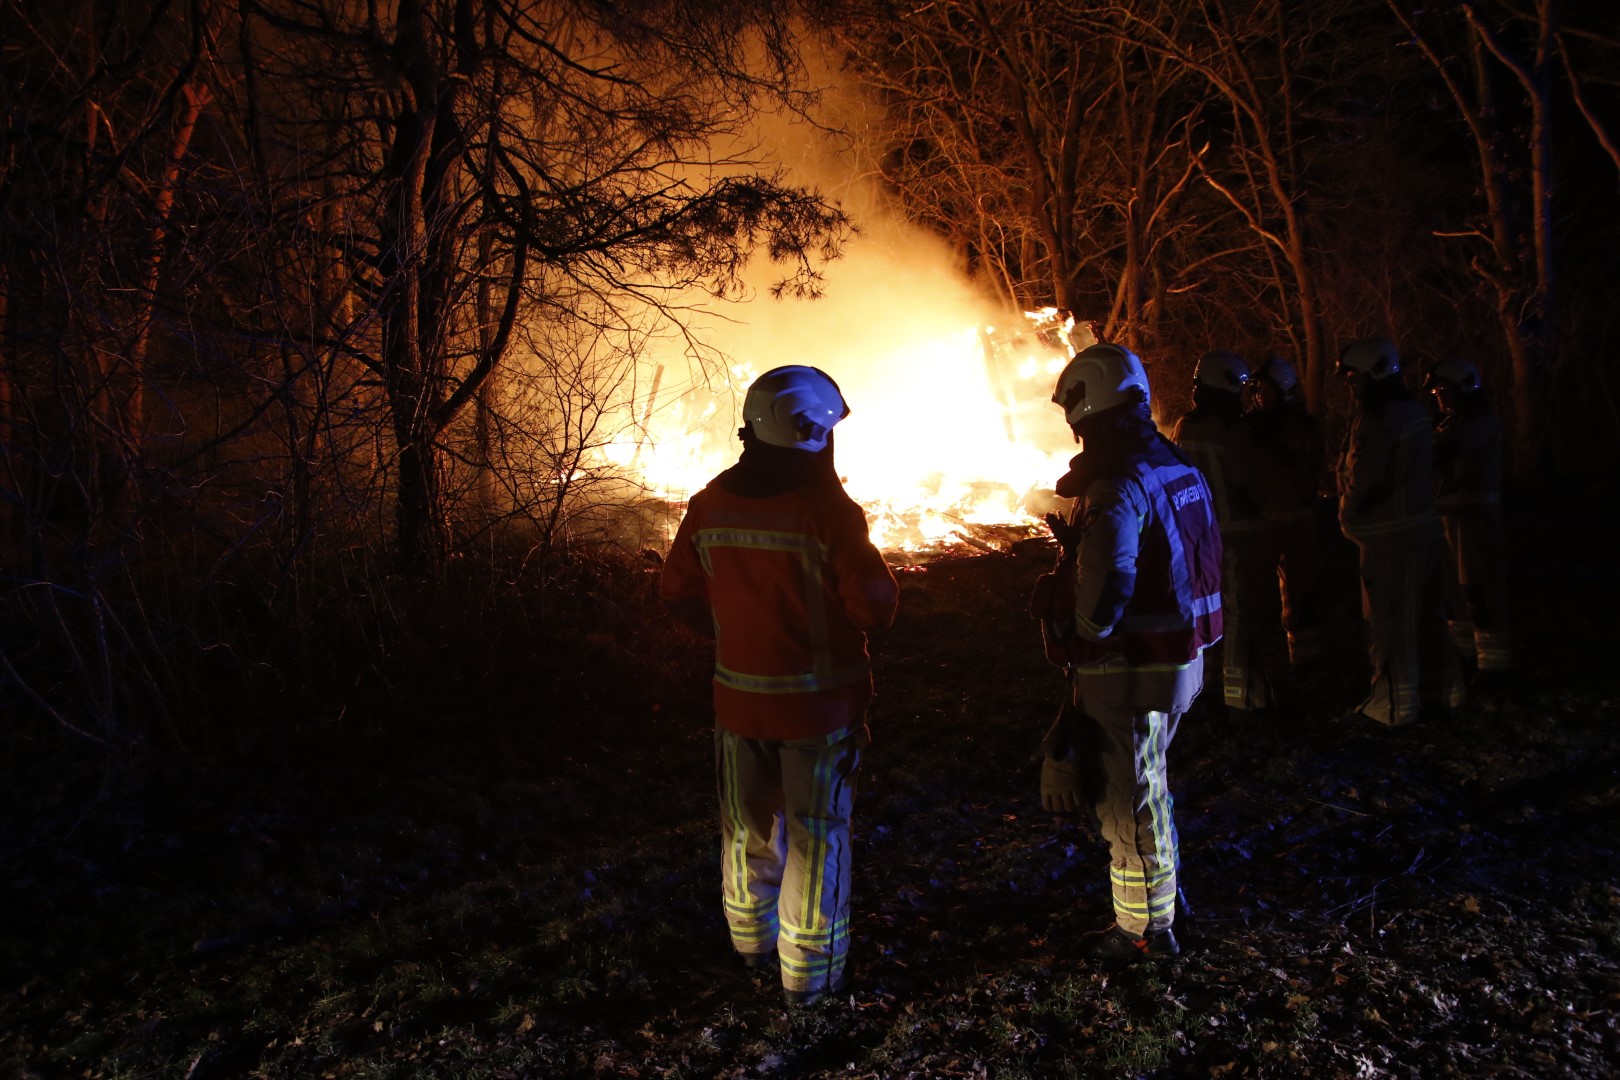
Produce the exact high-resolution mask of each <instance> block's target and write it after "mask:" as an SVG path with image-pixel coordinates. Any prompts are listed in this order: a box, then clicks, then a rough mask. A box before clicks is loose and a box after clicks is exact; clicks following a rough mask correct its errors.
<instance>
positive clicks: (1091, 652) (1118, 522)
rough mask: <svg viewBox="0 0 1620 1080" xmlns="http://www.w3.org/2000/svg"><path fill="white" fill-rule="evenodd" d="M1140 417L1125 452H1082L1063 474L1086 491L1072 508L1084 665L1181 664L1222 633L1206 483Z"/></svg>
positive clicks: (1075, 646)
mask: <svg viewBox="0 0 1620 1080" xmlns="http://www.w3.org/2000/svg"><path fill="white" fill-rule="evenodd" d="M1142 423H1143V424H1145V425H1146V433H1145V434H1144V436H1143V437H1141V438H1139V439H1135V440H1133V441H1132V443H1131V444H1130V445H1129V446H1128V448H1127V449H1126V451H1125V452H1124V453H1115V454H1110V455H1109V456H1108V457H1107V458H1105V459H1104V460H1103V461H1102V462H1098V461H1093V462H1087V460H1086V459H1087V458H1088V457H1091V454H1092V452H1091V451H1088V452H1087V453H1083V454H1081V455H1079V456H1078V457H1076V458H1075V459H1074V461H1073V462H1071V469H1070V473H1069V475H1068V476H1066V477H1064V479H1063V480H1062V481H1060V482H1059V484H1058V490H1059V491H1060V492H1063V491H1066V490H1067V491H1074V490H1077V489H1078V490H1079V491H1080V492H1081V493H1080V495H1079V497H1078V498H1077V499H1076V500H1075V505H1074V508H1073V512H1072V517H1071V524H1072V525H1076V526H1078V527H1079V530H1080V532H1079V539H1078V542H1077V546H1076V548H1075V550H1074V552H1073V557H1074V584H1073V589H1072V593H1071V595H1072V597H1073V600H1072V611H1073V623H1074V630H1075V638H1076V640H1074V641H1073V642H1072V643H1071V645H1070V652H1069V655H1070V659H1071V661H1072V662H1071V665H1070V666H1071V668H1072V669H1073V670H1074V672H1075V673H1076V674H1078V675H1086V674H1100V673H1112V672H1118V671H1123V670H1133V671H1136V672H1144V673H1146V672H1155V671H1157V672H1175V671H1179V670H1180V669H1182V668H1186V667H1188V666H1189V665H1192V664H1193V663H1195V662H1196V661H1198V659H1199V658H1200V656H1201V655H1202V653H1203V650H1204V649H1205V648H1206V647H1207V646H1209V645H1212V644H1214V643H1215V642H1216V641H1217V640H1219V639H1220V636H1221V534H1220V529H1219V527H1218V525H1217V524H1216V520H1215V505H1214V499H1213V497H1212V496H1211V494H1210V489H1209V485H1208V484H1207V483H1205V481H1204V477H1203V475H1202V474H1200V473H1199V471H1198V470H1197V469H1196V468H1194V467H1193V466H1192V464H1191V463H1190V462H1188V461H1187V459H1186V457H1185V456H1183V455H1182V454H1181V453H1180V451H1178V450H1177V449H1176V448H1175V447H1174V446H1173V445H1172V444H1171V443H1170V442H1169V441H1167V440H1166V439H1165V438H1164V437H1163V436H1161V435H1160V434H1159V433H1158V432H1157V431H1156V430H1154V429H1153V427H1152V421H1151V420H1150V419H1147V418H1145V417H1144V418H1143V420H1142ZM1099 456H1100V455H1099ZM1099 465H1100V466H1101V467H1098V466H1099ZM1152 681H1153V680H1145V681H1144V685H1145V684H1146V683H1147V682H1152ZM1137 704H1140V705H1141V706H1143V707H1144V708H1149V709H1165V708H1169V707H1170V706H1169V705H1167V704H1161V703H1158V702H1155V701H1145V700H1144V701H1140V702H1138V703H1137Z"/></svg>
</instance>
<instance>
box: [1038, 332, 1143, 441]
mask: <svg viewBox="0 0 1620 1080" xmlns="http://www.w3.org/2000/svg"><path fill="white" fill-rule="evenodd" d="M1147 400H1148V379H1147V371H1146V370H1145V369H1144V368H1143V367H1142V361H1141V360H1140V359H1139V358H1138V357H1137V355H1136V354H1135V353H1133V352H1131V350H1129V349H1127V348H1125V346H1123V345H1102V344H1099V345H1092V346H1089V347H1087V348H1084V349H1081V350H1080V352H1078V353H1077V354H1075V357H1074V359H1073V360H1070V361H1069V363H1068V366H1067V367H1065V368H1064V369H1063V372H1062V374H1060V375H1058V381H1057V387H1056V388H1055V389H1054V390H1053V391H1052V403H1053V404H1054V405H1061V406H1062V407H1063V416H1064V418H1065V419H1066V420H1068V421H1069V423H1070V425H1074V424H1078V423H1079V422H1080V421H1081V420H1082V419H1084V418H1085V417H1087V416H1091V415H1094V414H1096V413H1100V412H1102V411H1103V410H1104V409H1111V408H1113V407H1114V406H1115V405H1124V404H1127V403H1136V402H1140V403H1142V404H1146V403H1147Z"/></svg>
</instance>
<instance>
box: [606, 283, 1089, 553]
mask: <svg viewBox="0 0 1620 1080" xmlns="http://www.w3.org/2000/svg"><path fill="white" fill-rule="evenodd" d="M964 314H971V313H970V312H964V311H963V309H962V308H960V307H956V308H954V309H952V310H950V311H947V312H926V313H917V312H914V313H912V315H911V317H910V318H909V319H897V318H892V317H891V318H890V319H887V320H880V321H879V322H878V323H876V324H875V326H873V328H872V329H871V330H870V332H868V333H865V334H864V336H856V334H855V333H853V332H851V331H850V330H849V328H847V327H846V328H844V330H842V331H840V332H839V334H838V335H837V338H836V340H835V341H822V342H820V343H816V342H810V341H800V342H798V343H796V346H794V347H790V348H782V347H778V348H774V349H771V350H769V353H768V354H769V355H770V356H772V358H773V359H772V362H770V363H757V364H755V363H750V364H739V365H738V366H735V367H733V368H732V369H730V370H729V371H727V372H725V373H724V374H723V375H722V376H720V377H718V378H716V377H714V376H712V375H711V376H708V377H707V378H699V377H697V376H695V375H693V373H691V372H690V371H683V372H682V373H681V376H680V377H678V378H669V377H668V372H669V370H670V365H669V364H668V363H665V364H661V365H660V366H659V367H658V369H657V372H656V374H655V377H654V378H653V379H652V384H651V389H650V391H649V393H648V396H647V399H646V402H645V404H644V405H643V406H642V407H641V409H640V410H639V411H640V412H641V413H642V416H641V418H640V420H641V422H640V423H639V424H638V430H637V433H636V437H635V438H634V439H633V440H632V439H630V438H624V439H620V440H617V441H615V442H614V443H613V444H611V445H610V446H608V447H607V448H605V449H604V451H603V453H604V455H605V457H607V458H609V459H611V460H612V461H613V463H614V464H615V465H616V466H618V467H619V468H620V469H623V470H625V471H627V472H630V473H632V474H633V475H634V477H635V479H637V480H638V481H639V482H640V483H642V484H644V485H646V487H647V488H648V489H649V490H650V491H652V492H653V493H654V494H655V495H657V496H658V497H660V498H663V499H666V500H668V501H669V502H670V503H672V504H673V505H675V506H676V507H678V506H679V505H680V504H682V503H684V502H685V500H686V499H687V498H688V497H689V496H690V495H691V493H693V492H694V491H696V490H697V489H698V488H701V487H702V486H703V485H704V484H705V483H707V482H708V481H709V480H710V479H711V478H713V476H714V475H715V474H716V473H718V472H719V471H721V470H722V469H724V468H726V467H727V466H729V465H730V464H732V462H734V461H735V460H736V456H737V452H738V450H739V444H738V442H737V439H736V434H735V433H736V429H737V427H738V426H739V425H740V422H741V421H740V416H739V407H740V404H741V401H742V398H743V395H744V392H745V391H746V389H747V387H748V385H749V384H750V383H751V382H752V381H753V379H754V378H755V377H757V376H758V375H759V374H760V373H761V372H762V371H764V370H766V369H768V368H769V367H773V366H776V365H777V364H778V363H790V362H804V363H814V364H816V365H817V366H820V367H822V368H824V369H825V370H826V371H827V372H828V373H829V374H831V375H832V376H833V378H835V379H836V380H837V381H838V382H839V385H840V387H841V388H842V389H843V391H844V394H845V397H846V398H847V399H848V401H849V404H850V408H851V412H850V415H849V417H848V418H847V419H846V420H845V421H844V422H843V423H841V424H840V425H839V426H838V429H837V432H836V436H835V441H836V443H837V451H836V453H837V461H838V469H839V473H840V475H841V476H843V477H844V480H845V486H846V488H847V490H848V491H849V493H850V495H851V496H852V497H853V498H854V499H855V500H856V501H858V502H859V503H861V504H862V506H863V507H864V508H865V509H866V511H867V518H868V521H869V522H870V525H871V531H872V539H873V542H874V543H876V544H877V545H878V546H879V547H880V548H882V549H884V550H886V551H892V552H930V551H939V550H942V549H949V548H951V547H955V546H958V545H964V544H966V545H971V546H974V547H979V548H983V547H987V546H996V543H995V541H996V539H997V538H1006V537H1009V536H1016V535H1019V534H1020V530H1024V531H1028V530H1029V529H1032V528H1033V527H1034V526H1035V524H1036V522H1037V520H1038V517H1039V514H1040V512H1041V511H1042V510H1044V509H1046V508H1048V507H1049V506H1050V489H1051V487H1052V484H1053V482H1054V481H1055V480H1056V478H1057V477H1058V476H1059V475H1061V473H1062V472H1063V470H1064V468H1065V461H1066V459H1067V457H1068V455H1070V454H1072V453H1073V452H1074V445H1073V438H1072V436H1071V435H1070V433H1069V430H1068V428H1067V426H1066V425H1065V424H1064V422H1063V416H1062V413H1061V410H1059V409H1058V408H1057V407H1056V406H1054V405H1052V404H1051V402H1050V397H1051V389H1052V385H1053V382H1054V381H1055V379H1056V376H1057V373H1058V372H1059V371H1060V370H1061V369H1062V367H1063V365H1064V364H1065V363H1066V362H1067V361H1068V359H1069V357H1070V355H1071V354H1072V352H1073V349H1074V347H1075V344H1076V342H1075V340H1074V338H1075V335H1074V328H1073V324H1072V321H1066V320H1064V319H1063V318H1062V317H1061V316H1060V313H1058V312H1057V311H1055V310H1053V309H1050V308H1048V309H1045V310H1043V311H1036V312H1028V313H1025V314H1024V315H1023V316H1022V317H1020V316H1017V315H1014V316H1013V318H1012V319H1011V320H1007V321H1004V322H1003V325H1000V326H997V325H991V324H984V323H975V322H973V321H970V320H968V319H966V318H963V317H962V316H963V315H964ZM953 317H954V318H955V319H956V322H955V323H954V324H953V323H952V318H953ZM906 323H911V324H913V326H915V324H919V323H920V324H921V325H923V326H926V327H929V328H935V327H937V328H938V329H937V331H936V332H934V333H932V334H929V333H916V332H914V331H913V330H912V329H911V328H908V327H907V326H906V325H905V324H906ZM1082 333H1083V332H1082ZM1084 343H1085V342H1080V344H1084ZM818 344H819V345H820V346H821V348H820V349H818V348H817V347H816V346H817V345H818ZM819 352H825V353H826V354H827V355H826V356H825V357H821V356H819V355H817V354H818V353H819ZM717 383H718V385H716V384H717ZM987 538H988V539H987Z"/></svg>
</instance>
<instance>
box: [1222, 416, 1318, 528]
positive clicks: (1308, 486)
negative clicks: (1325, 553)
mask: <svg viewBox="0 0 1620 1080" xmlns="http://www.w3.org/2000/svg"><path fill="white" fill-rule="evenodd" d="M1243 423H1244V426H1245V427H1246V428H1247V429H1248V431H1249V439H1250V442H1251V443H1252V444H1253V446H1254V466H1255V469H1254V473H1255V475H1254V480H1255V487H1256V493H1257V495H1258V497H1259V502H1260V506H1261V509H1262V510H1264V511H1265V515H1266V517H1267V518H1268V519H1270V520H1271V521H1290V520H1294V519H1296V518H1304V517H1310V516H1311V515H1312V514H1313V512H1314V508H1315V506H1316V494H1317V491H1318V490H1319V489H1320V487H1321V483H1322V476H1323V474H1324V470H1325V468H1326V464H1325V460H1326V457H1327V454H1326V451H1325V449H1324V448H1323V444H1322V431H1321V426H1320V425H1319V424H1317V422H1316V417H1314V416H1312V415H1311V414H1310V413H1308V412H1306V411H1305V410H1304V409H1301V408H1300V407H1299V406H1297V405H1293V404H1284V405H1279V406H1277V407H1276V408H1271V409H1255V410H1253V411H1251V412H1248V413H1245V414H1244V416H1243Z"/></svg>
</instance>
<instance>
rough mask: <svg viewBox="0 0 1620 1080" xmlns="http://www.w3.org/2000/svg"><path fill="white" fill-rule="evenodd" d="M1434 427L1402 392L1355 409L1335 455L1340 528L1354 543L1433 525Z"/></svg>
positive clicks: (1418, 406)
mask: <svg viewBox="0 0 1620 1080" xmlns="http://www.w3.org/2000/svg"><path fill="white" fill-rule="evenodd" d="M1433 463H1434V430H1433V428H1432V427H1431V425H1430V422H1429V417H1428V414H1427V413H1426V412H1425V411H1424V409H1423V406H1421V405H1420V404H1418V402H1417V401H1415V400H1413V398H1412V397H1411V395H1410V394H1408V393H1405V392H1404V391H1403V390H1399V389H1397V390H1395V391H1394V392H1393V393H1388V394H1386V395H1385V396H1384V397H1383V398H1382V399H1381V400H1378V401H1375V402H1370V403H1368V404H1366V405H1364V406H1362V407H1360V408H1358V409H1357V410H1356V414H1355V416H1354V418H1353V419H1352V420H1351V421H1350V431H1349V435H1348V437H1347V440H1346V443H1345V449H1344V452H1343V453H1342V454H1341V455H1340V457H1339V465H1338V470H1337V472H1338V488H1339V527H1340V528H1341V529H1342V530H1344V535H1345V536H1348V537H1349V538H1350V539H1352V540H1355V541H1358V542H1359V541H1364V540H1371V539H1375V538H1378V537H1382V536H1392V535H1396V534H1400V533H1406V532H1410V531H1413V530H1416V529H1423V528H1429V527H1433V526H1434V525H1436V523H1437V522H1438V520H1439V519H1438V518H1437V517H1436V516H1435V512H1434V490H1433V486H1432V484H1433Z"/></svg>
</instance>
